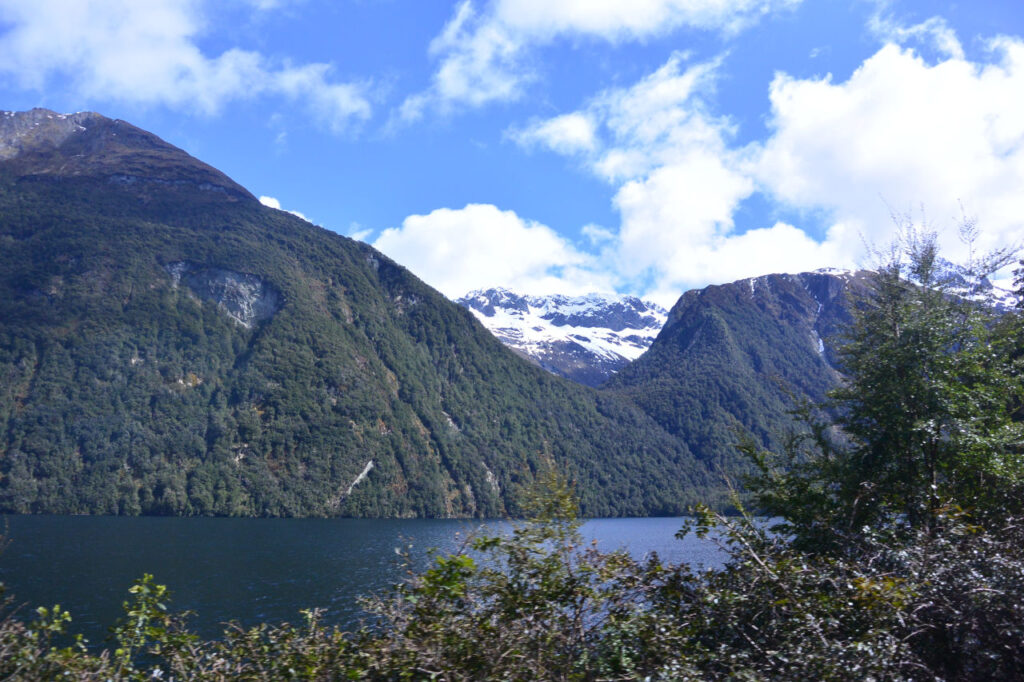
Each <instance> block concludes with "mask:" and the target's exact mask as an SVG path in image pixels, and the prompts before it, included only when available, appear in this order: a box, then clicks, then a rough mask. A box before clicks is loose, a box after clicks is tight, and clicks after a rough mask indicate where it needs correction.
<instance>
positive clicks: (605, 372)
mask: <svg viewBox="0 0 1024 682" xmlns="http://www.w3.org/2000/svg"><path fill="white" fill-rule="evenodd" d="M456 303H458V304H459V305H462V306H464V307H466V308H468V309H469V310H471V311H472V312H473V314H474V315H475V316H476V318H477V319H478V320H480V322H481V323H482V324H483V325H484V326H485V327H487V328H488V329H489V330H491V332H492V333H493V334H494V335H495V336H496V337H498V338H499V339H500V340H501V341H502V343H504V344H505V345H507V346H508V347H509V348H512V349H513V350H515V351H517V352H518V353H520V354H521V355H523V356H524V357H527V358H529V359H531V360H533V361H534V362H536V363H537V364H539V365H540V366H541V367H543V368H544V369H546V370H548V371H549V372H551V373H553V374H557V375H559V376H563V377H566V378H567V379H572V380H573V381H575V382H578V383H581V384H585V385H587V386H595V387H596V386H599V385H601V384H603V383H604V382H605V381H606V380H607V379H608V377H610V376H611V375H612V374H614V373H616V372H618V371H619V370H620V369H622V368H623V367H625V366H626V365H627V364H629V363H630V362H632V361H633V360H635V359H636V358H638V357H640V355H641V354H642V353H643V352H644V351H645V350H647V347H648V346H650V345H651V342H652V341H653V340H654V337H655V336H657V334H658V331H659V330H660V329H661V327H662V325H663V324H664V323H665V317H666V314H667V313H666V311H665V310H664V309H663V308H661V307H659V306H657V305H655V304H653V303H649V302H646V301H641V300H640V299H639V298H636V297H634V296H602V295H599V294H590V295H588V296H579V297H570V296H558V295H555V296H520V295H517V294H515V293H513V292H511V291H508V290H507V289H500V288H498V289H487V290H479V291H473V292H471V293H469V294H466V295H465V296H463V297H462V298H460V299H458V300H457V301H456Z"/></svg>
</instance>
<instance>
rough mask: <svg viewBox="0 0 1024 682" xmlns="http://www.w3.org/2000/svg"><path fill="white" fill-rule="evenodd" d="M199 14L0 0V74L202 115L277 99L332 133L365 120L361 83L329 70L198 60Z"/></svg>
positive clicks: (253, 60)
mask: <svg viewBox="0 0 1024 682" xmlns="http://www.w3.org/2000/svg"><path fill="white" fill-rule="evenodd" d="M254 2H256V4H257V6H259V7H262V8H263V9H265V10H267V9H270V8H272V7H273V6H274V5H276V4H277V3H275V2H269V1H267V0H263V1H262V2H261V1H260V0H254ZM202 15H203V5H202V3H201V2H199V1H198V0H192V1H184V2H179V1H177V0H147V1H146V2H135V1H134V0H33V2H20V1H19V0H0V54H3V55H4V58H3V59H2V60H0V76H2V77H3V78H5V79H7V80H8V81H10V82H15V83H17V84H18V85H20V86H21V87H26V88H32V89H39V90H42V89H45V88H46V87H47V85H48V84H49V83H50V82H51V80H53V79H55V78H67V79H68V80H69V81H70V82H71V87H72V88H73V89H74V90H77V92H76V94H77V95H78V96H80V97H82V98H84V99H89V100H111V99H113V100H121V101H125V102H132V103H139V104H160V105H166V106H170V107H176V108H184V109H194V110H199V111H201V112H204V113H208V114H212V113H216V112H218V111H219V110H220V109H221V108H223V107H224V106H225V105H226V104H227V103H228V102H230V101H233V100H239V99H247V98H252V97H258V96H275V97H283V98H285V99H289V100H294V101H297V102H301V103H303V104H305V105H306V106H307V107H308V109H309V111H310V112H311V114H312V115H313V116H314V117H315V118H316V119H317V120H318V121H320V122H321V123H322V124H323V125H325V126H327V127H329V128H331V129H333V130H335V131H342V130H344V129H346V128H347V127H348V126H349V125H350V124H351V123H352V122H353V121H358V120H361V119H365V118H367V117H368V116H369V115H370V103H369V100H368V99H367V96H366V90H367V86H366V85H365V84H361V83H345V82H339V81H336V80H334V79H332V77H331V71H332V66H331V65H329V64H320V63H313V64H291V63H276V62H274V61H273V60H270V59H268V58H266V57H264V56H263V55H261V54H260V53H258V52H254V51H249V50H242V49H238V48H231V49H228V50H226V51H224V52H223V53H221V54H219V55H216V56H211V55H207V54H205V53H204V52H203V51H202V50H201V49H200V47H199V45H198V38H199V37H200V36H201V35H202V33H203V29H204V27H203V23H202Z"/></svg>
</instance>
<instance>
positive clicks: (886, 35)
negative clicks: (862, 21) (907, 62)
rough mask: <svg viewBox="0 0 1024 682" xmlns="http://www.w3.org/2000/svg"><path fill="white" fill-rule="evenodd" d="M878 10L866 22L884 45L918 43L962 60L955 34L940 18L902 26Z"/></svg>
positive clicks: (958, 40) (961, 48) (961, 52)
mask: <svg viewBox="0 0 1024 682" xmlns="http://www.w3.org/2000/svg"><path fill="white" fill-rule="evenodd" d="M883 9H884V7H883V8H880V9H879V11H877V12H876V13H875V14H874V15H873V16H872V17H871V19H870V21H869V22H868V28H869V30H871V31H872V32H873V33H874V34H875V35H876V36H877V37H878V38H880V39H881V40H882V41H883V42H885V43H892V44H895V45H905V44H907V43H915V42H916V43H918V44H921V45H927V46H930V47H933V48H935V49H936V50H937V51H938V52H939V53H940V54H942V55H944V56H946V57H951V58H953V59H963V58H964V48H963V46H962V45H961V44H960V39H959V38H957V37H956V32H955V31H954V30H953V28H952V27H951V26H950V25H949V24H948V23H946V20H945V19H943V18H942V17H931V18H929V19H927V20H925V21H922V22H921V23H919V24H914V25H912V26H904V25H903V24H901V23H899V22H898V21H896V20H895V19H893V17H892V16H889V15H884V14H882V10H883Z"/></svg>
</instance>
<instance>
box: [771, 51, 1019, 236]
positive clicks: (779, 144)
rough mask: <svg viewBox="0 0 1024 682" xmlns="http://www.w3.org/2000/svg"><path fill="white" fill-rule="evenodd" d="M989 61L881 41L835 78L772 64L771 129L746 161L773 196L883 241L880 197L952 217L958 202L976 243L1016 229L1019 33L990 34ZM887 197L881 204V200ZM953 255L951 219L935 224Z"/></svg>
mask: <svg viewBox="0 0 1024 682" xmlns="http://www.w3.org/2000/svg"><path fill="white" fill-rule="evenodd" d="M993 50H994V52H993V56H994V57H996V61H995V62H994V63H991V64H987V65H982V64H977V63H972V62H969V61H966V60H965V59H963V58H959V57H950V58H947V59H945V60H943V61H941V62H939V63H937V64H934V65H931V64H928V63H927V62H925V61H924V60H923V59H922V58H921V57H919V56H917V55H916V54H915V53H914V52H912V51H910V50H906V49H902V48H899V47H897V46H895V45H887V46H885V47H883V48H882V49H881V50H879V51H878V52H877V53H876V54H875V55H873V56H872V57H871V58H869V59H868V60H866V61H865V62H864V63H863V64H862V65H861V67H860V68H859V69H858V70H857V71H856V72H855V73H854V74H853V75H852V76H851V77H850V79H849V80H847V81H846V82H845V83H833V82H832V81H831V80H830V79H828V78H826V79H822V80H797V79H794V78H791V77H788V76H785V75H778V76H777V77H776V78H775V80H774V81H773V82H772V84H771V88H770V97H771V103H772V115H771V125H772V128H773V131H774V132H773V134H772V136H771V137H770V139H769V140H768V141H767V142H766V143H765V145H764V147H763V150H762V152H761V154H760V158H759V160H758V161H757V164H756V169H755V172H756V174H757V177H758V179H759V180H760V182H761V183H762V184H763V186H764V187H765V188H767V189H768V190H769V191H770V192H772V193H773V194H774V196H775V197H776V198H777V199H779V200H782V201H783V202H786V203H788V204H790V205H792V206H795V207H798V208H800V209H816V210H825V211H828V212H830V213H831V214H832V215H833V216H834V218H835V219H836V220H837V221H841V222H849V223H853V224H856V225H857V226H858V228H859V229H861V230H862V231H864V233H865V234H866V236H867V237H868V238H869V239H871V240H875V241H879V242H884V241H886V238H887V236H888V235H889V234H890V233H891V230H892V224H891V222H890V220H889V217H888V216H889V212H890V209H889V206H888V205H891V206H892V207H893V208H894V209H895V210H897V211H904V210H907V209H909V208H913V207H916V206H919V205H920V206H923V207H924V209H925V211H926V212H927V214H928V215H929V216H931V218H932V219H933V221H934V222H935V225H936V227H939V228H941V227H943V226H950V227H951V228H952V226H953V225H954V224H955V222H956V217H957V216H959V215H960V201H963V202H964V203H965V204H966V206H967V209H968V211H969V212H971V213H973V214H976V215H977V217H978V220H979V225H980V226H981V228H982V231H983V232H982V237H983V239H984V240H985V241H986V244H983V246H985V245H989V246H991V245H996V244H1008V243H1012V242H1013V241H1015V240H1018V241H1019V240H1020V239H1021V238H1022V237H1024V193H1022V192H1021V191H1020V190H1021V187H1024V42H1022V41H1020V40H1018V39H1009V38H1004V39H1000V40H998V41H996V42H995V43H993ZM887 204H888V205H887ZM940 238H941V239H942V240H943V246H944V248H945V249H946V251H947V253H950V254H952V255H954V256H958V255H962V254H963V248H962V245H961V244H959V243H958V240H957V233H956V230H955V229H948V230H946V231H945V233H943V234H942V235H940Z"/></svg>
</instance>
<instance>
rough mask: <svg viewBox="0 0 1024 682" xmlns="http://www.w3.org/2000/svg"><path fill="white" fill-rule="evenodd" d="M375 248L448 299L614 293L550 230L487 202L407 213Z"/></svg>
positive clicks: (386, 231) (598, 275)
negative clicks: (484, 292)
mask: <svg viewBox="0 0 1024 682" xmlns="http://www.w3.org/2000/svg"><path fill="white" fill-rule="evenodd" d="M373 246H375V247H376V248H378V249H380V250H381V251H383V252H384V253H386V254H387V255H388V256H390V257H392V258H394V259H395V260H396V261H398V262H399V263H402V264H403V265H405V266H407V267H408V268H409V269H410V270H412V271H413V272H414V273H416V275H417V276H419V277H421V278H423V280H424V281H426V282H427V283H428V284H430V285H431V286H433V287H435V288H436V289H438V290H440V291H441V292H442V293H444V294H445V295H446V296H449V297H453V298H455V297H458V296H462V295H463V294H465V293H467V292H469V291H471V290H473V289H479V288H486V287H493V286H504V287H508V288H511V289H514V290H516V291H520V292H523V293H550V292H553V291H555V292H561V293H566V294H583V293H586V292H589V291H611V290H612V287H611V284H610V282H609V280H608V278H607V277H604V276H601V275H600V274H597V273H596V272H594V271H593V269H592V263H591V261H590V259H589V258H588V257H587V256H586V255H584V254H582V253H580V252H579V251H577V250H576V249H575V248H574V247H573V246H572V245H571V244H570V243H568V242H567V241H565V240H564V239H562V238H561V237H560V236H559V235H558V234H557V233H555V231H554V230H552V229H551V228H549V227H547V226H546V225H542V224H540V223H537V222H533V221H529V220H524V219H522V218H520V217H519V216H517V215H516V214H515V213H514V212H513V211H502V210H500V209H498V208H497V207H496V206H493V205H491V204H469V205H467V206H466V207H465V208H461V209H449V208H441V209H437V210H435V211H432V212H431V213H429V214H427V215H411V216H409V217H408V218H406V219H405V220H404V221H403V223H402V226H401V227H395V228H390V229H387V230H384V232H382V233H381V235H380V236H379V237H378V238H377V240H376V241H374V243H373Z"/></svg>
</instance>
